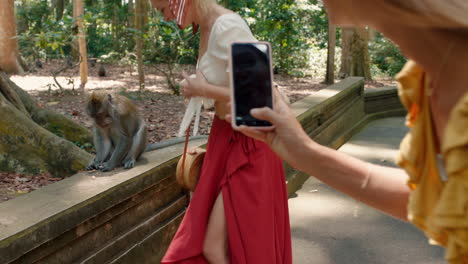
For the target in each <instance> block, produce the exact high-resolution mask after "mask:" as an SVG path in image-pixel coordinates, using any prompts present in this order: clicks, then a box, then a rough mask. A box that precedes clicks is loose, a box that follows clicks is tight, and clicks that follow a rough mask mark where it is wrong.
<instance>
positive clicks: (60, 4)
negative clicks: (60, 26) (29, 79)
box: [55, 0, 65, 21]
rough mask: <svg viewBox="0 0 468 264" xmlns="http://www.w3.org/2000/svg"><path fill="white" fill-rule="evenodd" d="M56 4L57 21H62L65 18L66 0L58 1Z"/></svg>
mask: <svg viewBox="0 0 468 264" xmlns="http://www.w3.org/2000/svg"><path fill="white" fill-rule="evenodd" d="M56 1H57V2H55V17H56V19H57V21H60V20H62V18H63V11H64V10H65V2H64V0H56Z"/></svg>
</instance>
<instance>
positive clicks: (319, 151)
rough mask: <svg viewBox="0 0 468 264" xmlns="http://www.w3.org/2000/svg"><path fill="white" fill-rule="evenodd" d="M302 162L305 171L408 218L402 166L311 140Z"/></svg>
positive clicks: (360, 198) (376, 205) (340, 189)
mask: <svg viewBox="0 0 468 264" xmlns="http://www.w3.org/2000/svg"><path fill="white" fill-rule="evenodd" d="M306 151H307V152H309V153H306V155H303V157H309V158H310V157H312V159H313V160H310V159H309V160H308V161H307V162H301V164H304V166H305V167H303V168H301V169H302V170H303V171H305V172H307V173H309V174H310V175H312V176H314V177H316V178H317V179H319V180H321V181H322V182H324V183H326V184H328V185H330V186H331V187H333V188H335V189H337V190H339V191H341V192H344V193H346V194H348V195H350V196H351V197H353V198H354V199H356V200H359V201H362V202H364V203H366V204H368V205H369V206H372V207H375V208H377V209H379V210H381V211H383V212H385V213H387V214H390V215H392V216H394V217H397V218H399V219H402V220H406V217H407V204H408V196H409V193H410V189H409V187H408V186H407V185H406V181H407V178H408V177H407V174H406V173H405V172H404V171H403V170H402V169H396V168H389V167H383V166H379V165H374V164H371V163H368V162H364V161H361V160H359V159H356V158H354V157H351V156H349V155H346V154H344V153H341V152H338V151H335V150H333V149H330V148H327V147H324V146H321V145H319V144H316V143H311V144H309V145H308V147H307V150H306Z"/></svg>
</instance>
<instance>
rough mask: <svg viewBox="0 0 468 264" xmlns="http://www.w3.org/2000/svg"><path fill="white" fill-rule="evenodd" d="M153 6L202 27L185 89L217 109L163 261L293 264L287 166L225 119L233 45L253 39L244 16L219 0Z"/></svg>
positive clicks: (175, 0) (156, 1)
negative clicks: (194, 64)
mask: <svg viewBox="0 0 468 264" xmlns="http://www.w3.org/2000/svg"><path fill="white" fill-rule="evenodd" d="M152 3H153V5H154V6H155V7H156V8H157V9H158V10H160V11H161V12H162V13H163V15H164V17H165V19H166V20H169V19H175V20H176V21H177V23H178V24H179V26H180V27H181V28H184V27H186V26H187V25H190V24H192V25H193V27H194V30H197V29H198V28H199V29H200V47H199V54H200V57H199V60H198V67H197V68H198V70H197V75H196V77H193V78H190V77H187V76H185V77H186V83H185V85H182V87H181V90H182V92H183V94H184V95H185V96H186V97H204V98H210V99H214V106H215V112H216V116H215V118H214V121H213V125H212V128H211V132H210V137H209V140H208V146H207V153H206V156H205V159H204V163H203V167H202V170H201V174H200V179H199V181H198V185H197V188H196V190H195V192H194V193H193V196H192V199H191V201H190V205H189V207H188V209H187V212H186V214H185V217H184V219H183V221H182V223H181V225H180V227H179V229H178V231H177V233H176V235H175V237H174V239H173V241H172V243H171V245H170V246H169V249H168V250H167V252H166V255H165V257H164V258H163V260H162V263H187V264H188V263H190V264H192V263H215V264H224V263H231V264H232V263H241V264H244V263H254V264H275V263H276V264H290V263H292V254H291V234H290V227H289V215H288V203H287V192H286V184H285V175H284V169H283V164H282V161H281V160H280V159H279V158H278V157H277V156H276V154H274V153H273V152H272V151H271V150H270V149H269V147H268V146H267V145H266V144H265V143H263V142H260V141H256V140H254V139H252V138H249V137H247V136H245V135H243V134H241V133H239V132H235V131H234V130H233V129H232V128H231V125H230V124H229V123H227V122H226V121H225V120H224V117H225V115H226V114H227V113H228V112H229V109H228V107H227V102H229V98H230V92H229V89H228V87H229V72H228V57H229V54H228V49H229V45H230V43H231V42H233V41H256V39H255V38H254V37H253V35H252V33H251V31H250V29H249V27H248V25H247V24H246V23H245V21H244V20H243V19H242V18H241V17H240V16H239V15H237V14H236V13H234V12H232V11H230V10H227V9H225V8H223V7H221V6H219V5H218V4H216V1H215V0H152Z"/></svg>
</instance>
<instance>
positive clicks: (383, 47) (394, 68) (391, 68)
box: [369, 33, 406, 76]
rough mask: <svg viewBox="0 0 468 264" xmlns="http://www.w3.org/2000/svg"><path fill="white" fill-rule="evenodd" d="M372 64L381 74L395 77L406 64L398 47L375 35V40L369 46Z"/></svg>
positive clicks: (379, 35) (380, 35)
mask: <svg viewBox="0 0 468 264" xmlns="http://www.w3.org/2000/svg"><path fill="white" fill-rule="evenodd" d="M369 53H370V55H371V60H372V63H373V64H375V65H376V66H377V67H378V68H379V69H380V71H381V72H382V73H385V74H388V75H390V76H395V75H396V74H397V73H398V72H400V70H401V69H402V68H403V66H404V65H405V63H406V58H405V57H404V56H403V55H402V54H401V51H400V50H399V49H398V47H397V46H396V45H395V44H394V43H393V42H391V41H390V40H389V39H387V38H384V37H383V36H382V34H380V33H379V34H377V36H376V39H375V41H374V42H373V43H371V44H370V46H369Z"/></svg>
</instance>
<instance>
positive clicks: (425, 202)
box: [397, 61, 468, 264]
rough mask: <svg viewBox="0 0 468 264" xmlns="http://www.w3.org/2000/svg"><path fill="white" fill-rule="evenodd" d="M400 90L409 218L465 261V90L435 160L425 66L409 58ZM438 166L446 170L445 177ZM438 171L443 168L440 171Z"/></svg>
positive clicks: (455, 261)
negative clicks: (441, 157)
mask: <svg viewBox="0 0 468 264" xmlns="http://www.w3.org/2000/svg"><path fill="white" fill-rule="evenodd" d="M397 79H398V81H399V83H400V85H399V96H400V99H401V101H402V103H403V105H404V106H405V107H406V109H407V110H408V114H407V117H406V124H407V125H408V127H409V128H410V131H409V133H408V134H407V135H406V136H405V138H404V139H403V141H402V143H401V145H400V153H399V156H398V157H397V164H398V165H400V166H401V167H402V168H403V169H405V170H406V172H407V173H408V175H409V179H408V186H409V187H410V188H411V190H412V191H411V194H410V197H409V201H408V220H409V221H410V222H412V223H413V224H414V225H416V226H417V227H419V228H420V229H422V230H423V231H424V233H425V234H426V236H427V237H428V238H430V240H431V242H434V243H436V244H439V245H442V246H444V247H446V252H445V258H446V259H447V261H448V262H449V263H450V264H462V263H468V93H466V94H465V95H464V96H463V97H462V98H461V99H460V100H459V101H458V103H457V105H456V106H455V107H454V108H453V110H452V112H451V115H450V117H449V120H448V123H447V127H446V128H445V131H444V139H443V144H442V146H441V149H442V156H443V160H444V162H443V163H444V164H443V165H441V164H439V163H438V158H437V151H436V147H435V142H436V140H435V135H434V132H433V125H432V117H431V111H430V107H429V97H428V96H427V94H428V88H429V87H430V85H429V84H430V81H429V80H428V78H427V76H426V74H425V73H424V70H423V69H422V68H421V67H419V66H418V65H417V64H416V63H414V62H412V61H409V62H408V63H407V64H406V65H405V67H404V68H403V70H402V71H401V72H400V73H399V74H398V75H397ZM441 171H445V173H444V174H446V175H447V179H446V181H444V180H443V177H441ZM442 173H443V172H442Z"/></svg>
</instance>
